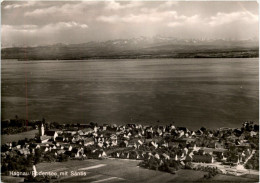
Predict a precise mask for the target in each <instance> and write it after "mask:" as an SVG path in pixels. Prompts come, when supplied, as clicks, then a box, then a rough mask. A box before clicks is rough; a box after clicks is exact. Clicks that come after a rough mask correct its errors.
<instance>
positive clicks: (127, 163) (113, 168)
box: [2, 159, 258, 183]
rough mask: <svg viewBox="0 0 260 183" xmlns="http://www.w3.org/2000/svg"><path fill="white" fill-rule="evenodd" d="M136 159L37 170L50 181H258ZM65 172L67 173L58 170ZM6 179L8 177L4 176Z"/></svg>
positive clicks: (58, 164) (71, 163)
mask: <svg viewBox="0 0 260 183" xmlns="http://www.w3.org/2000/svg"><path fill="white" fill-rule="evenodd" d="M138 163H139V161H136V160H122V159H103V160H94V159H88V160H70V161H67V162H62V163H61V162H53V163H40V164H37V165H36V169H37V171H38V173H39V172H41V171H42V172H56V173H57V175H59V179H54V180H53V181H54V182H137V183H139V182H140V183H141V182H149V183H158V182H159V183H166V182H258V179H256V178H254V179H253V178H251V177H250V178H247V177H236V176H231V175H216V176H215V177H213V178H211V179H204V178H203V177H204V175H205V174H207V173H206V172H202V171H194V170H179V171H178V172H176V174H170V173H166V172H160V171H155V170H148V169H144V168H141V167H139V166H138ZM64 172H68V174H67V175H64V174H62V173H64ZM7 178H8V177H7ZM7 178H2V182H18V181H17V180H18V179H14V178H9V179H7Z"/></svg>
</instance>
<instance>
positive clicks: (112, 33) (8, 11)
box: [1, 1, 259, 47]
mask: <svg viewBox="0 0 260 183" xmlns="http://www.w3.org/2000/svg"><path fill="white" fill-rule="evenodd" d="M1 16H2V20H1V24H2V26H1V39H2V40H1V41H2V43H1V44H2V47H13V46H38V45H49V44H56V43H64V44H75V43H85V42H90V41H106V40H111V39H130V38H136V37H141V36H146V37H153V36H165V37H176V38H181V39H190V38H192V39H252V38H253V39H258V34H259V33H258V3H257V2H256V1H255V2H252V1H251V2H246V1H244V2H242V1H230V2H226V1H225V2H223V1H222V2H221V1H219V2H206V1H202V2H198V1H197V2H196V1H193V2H191V1H190V2H187V1H186V2H184V1H183V2H180V1H175V2H173V1H76V2H70V1H63V2H59V1H52V2H50V1H20V2H18V1H3V2H2V6H1Z"/></svg>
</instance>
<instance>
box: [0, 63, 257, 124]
mask: <svg viewBox="0 0 260 183" xmlns="http://www.w3.org/2000/svg"><path fill="white" fill-rule="evenodd" d="M1 66H2V67H1V70H2V78H1V81H2V87H1V88H2V102H1V104H2V119H9V118H14V116H15V115H16V114H17V115H18V116H19V117H21V118H26V116H27V117H28V119H41V118H42V117H44V118H45V119H46V120H47V121H57V122H61V123H65V122H75V123H76V122H80V123H84V122H90V121H93V122H98V123H117V124H126V123H142V124H153V125H156V124H168V123H171V122H174V123H175V124H176V125H177V126H186V127H189V128H191V129H194V128H196V129H197V128H200V127H201V126H205V127H208V128H216V127H223V126H225V127H240V126H241V123H242V122H244V121H245V120H253V121H256V122H258V113H259V108H258V100H259V96H258V93H259V87H258V83H259V81H258V58H234V59H145V60H142V59H139V60H138V59H137V60H87V61H13V60H3V61H2V63H1ZM26 98H27V100H26ZM26 105H27V108H26ZM27 114H28V115H27ZM158 120H159V122H158Z"/></svg>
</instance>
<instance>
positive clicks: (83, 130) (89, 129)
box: [78, 128, 94, 135]
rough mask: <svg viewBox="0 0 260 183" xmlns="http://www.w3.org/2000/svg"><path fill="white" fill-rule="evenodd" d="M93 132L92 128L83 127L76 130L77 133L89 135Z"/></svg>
mask: <svg viewBox="0 0 260 183" xmlns="http://www.w3.org/2000/svg"><path fill="white" fill-rule="evenodd" d="M93 132H94V130H93V129H92V128H84V129H82V130H79V131H78V133H79V135H89V134H91V133H93Z"/></svg>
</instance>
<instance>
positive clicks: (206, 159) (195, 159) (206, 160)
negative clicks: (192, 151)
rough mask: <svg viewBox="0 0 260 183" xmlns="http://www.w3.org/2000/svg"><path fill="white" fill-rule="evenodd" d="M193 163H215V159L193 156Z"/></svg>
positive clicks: (206, 156)
mask: <svg viewBox="0 0 260 183" xmlns="http://www.w3.org/2000/svg"><path fill="white" fill-rule="evenodd" d="M192 161H193V162H200V163H213V162H214V159H213V157H212V156H211V155H208V154H205V155H193V156H192Z"/></svg>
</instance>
